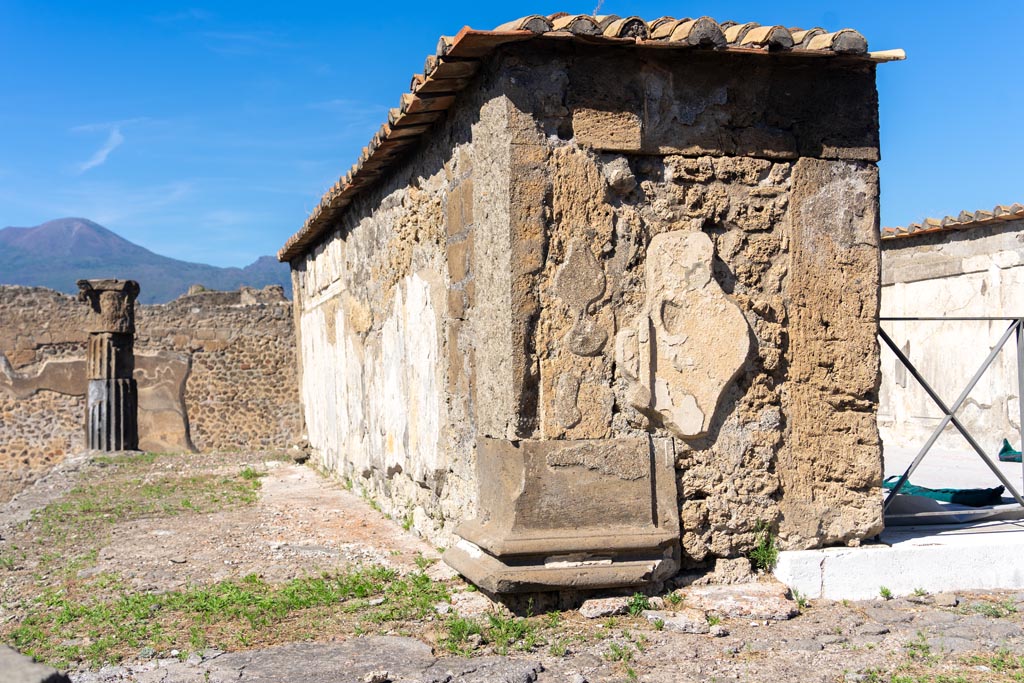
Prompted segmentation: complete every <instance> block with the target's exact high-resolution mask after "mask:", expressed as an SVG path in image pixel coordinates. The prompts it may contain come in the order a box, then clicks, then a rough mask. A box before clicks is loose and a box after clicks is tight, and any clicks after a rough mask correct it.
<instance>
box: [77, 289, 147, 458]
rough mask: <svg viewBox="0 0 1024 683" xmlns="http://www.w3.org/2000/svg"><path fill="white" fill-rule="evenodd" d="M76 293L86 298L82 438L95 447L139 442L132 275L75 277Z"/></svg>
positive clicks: (107, 448)
mask: <svg viewBox="0 0 1024 683" xmlns="http://www.w3.org/2000/svg"><path fill="white" fill-rule="evenodd" d="M78 289H79V293H78V298H79V300H81V301H84V302H86V303H88V304H89V307H90V309H91V310H90V313H89V316H88V318H87V319H86V331H87V332H88V333H89V347H88V350H87V355H86V372H87V376H88V379H89V392H88V397H87V399H86V406H87V421H86V443H87V444H88V446H89V448H90V449H95V450H100V451H133V450H137V449H138V447H139V429H138V388H137V386H136V384H135V380H134V379H133V377H132V375H133V373H134V371H135V353H134V348H133V347H134V339H135V337H134V335H135V299H136V297H138V295H139V283H137V282H135V281H134V280H79V281H78Z"/></svg>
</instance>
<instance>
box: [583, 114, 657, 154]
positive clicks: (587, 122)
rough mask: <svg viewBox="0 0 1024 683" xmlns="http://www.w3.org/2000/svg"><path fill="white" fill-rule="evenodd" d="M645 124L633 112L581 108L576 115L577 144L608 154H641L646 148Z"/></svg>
mask: <svg viewBox="0 0 1024 683" xmlns="http://www.w3.org/2000/svg"><path fill="white" fill-rule="evenodd" d="M642 126H643V124H642V121H641V119H640V117H639V116H638V115H637V114H635V113H634V112H631V111H607V110H602V109H591V108H587V107H581V108H579V109H576V110H575V111H574V112H573V117H572V127H573V133H574V135H575V137H576V142H577V143H579V144H581V145H583V146H584V147H592V148H593V149H596V150H600V151H603V152H604V151H607V152H639V151H640V150H641V148H642V147H643V134H642Z"/></svg>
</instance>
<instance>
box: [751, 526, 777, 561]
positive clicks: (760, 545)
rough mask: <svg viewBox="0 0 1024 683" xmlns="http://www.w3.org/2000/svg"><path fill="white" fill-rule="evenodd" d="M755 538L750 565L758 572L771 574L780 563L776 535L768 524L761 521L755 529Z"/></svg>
mask: <svg viewBox="0 0 1024 683" xmlns="http://www.w3.org/2000/svg"><path fill="white" fill-rule="evenodd" d="M754 537H755V541H754V547H753V548H752V549H751V551H750V554H749V555H748V558H749V559H750V564H751V565H752V566H753V567H754V569H756V570H757V571H762V572H770V571H771V570H772V569H774V568H775V565H776V564H777V563H778V561H779V549H778V546H776V544H775V534H773V533H772V531H771V529H770V528H769V526H768V523H767V522H765V521H763V520H761V521H758V523H757V526H756V527H755V528H754Z"/></svg>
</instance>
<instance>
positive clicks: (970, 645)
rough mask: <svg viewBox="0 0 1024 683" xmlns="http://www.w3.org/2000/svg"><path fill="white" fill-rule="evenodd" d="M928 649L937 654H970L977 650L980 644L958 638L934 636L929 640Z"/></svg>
mask: <svg viewBox="0 0 1024 683" xmlns="http://www.w3.org/2000/svg"><path fill="white" fill-rule="evenodd" d="M928 647H930V648H931V649H932V650H933V651H935V652H969V651H971V650H977V649H978V643H976V642H974V641H973V640H970V639H968V638H959V637H957V636H933V637H931V638H929V639H928Z"/></svg>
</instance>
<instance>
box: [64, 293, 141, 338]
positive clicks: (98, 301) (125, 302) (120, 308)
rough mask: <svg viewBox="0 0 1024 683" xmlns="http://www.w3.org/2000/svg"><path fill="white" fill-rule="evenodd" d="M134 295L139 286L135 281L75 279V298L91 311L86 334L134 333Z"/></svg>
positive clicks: (135, 295)
mask: <svg viewBox="0 0 1024 683" xmlns="http://www.w3.org/2000/svg"><path fill="white" fill-rule="evenodd" d="M138 296H139V283H138V282H136V281H135V280H79V281H78V299H79V301H84V302H87V303H88V304H89V307H90V309H91V312H90V314H89V317H88V319H87V320H86V331H87V332H90V333H96V332H116V333H121V334H134V332H135V299H136V298H137V297H138Z"/></svg>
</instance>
